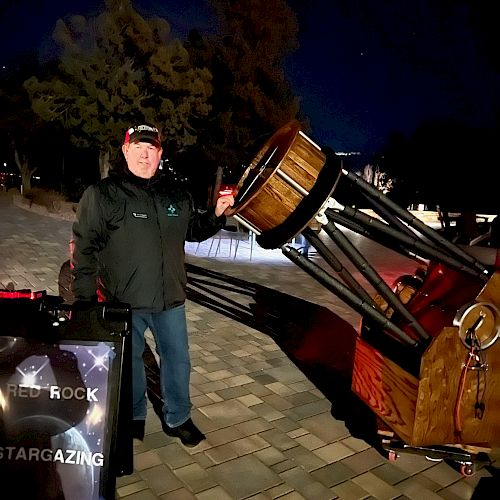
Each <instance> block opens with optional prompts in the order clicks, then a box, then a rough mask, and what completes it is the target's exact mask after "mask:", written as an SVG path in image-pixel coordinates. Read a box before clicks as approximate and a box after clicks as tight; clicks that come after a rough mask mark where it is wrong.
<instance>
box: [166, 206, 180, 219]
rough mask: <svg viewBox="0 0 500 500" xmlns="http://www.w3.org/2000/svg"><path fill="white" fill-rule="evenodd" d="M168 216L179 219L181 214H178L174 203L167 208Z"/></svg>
mask: <svg viewBox="0 0 500 500" xmlns="http://www.w3.org/2000/svg"><path fill="white" fill-rule="evenodd" d="M167 216H168V217H179V214H178V213H177V208H175V206H174V205H172V203H170V205H169V206H168V207H167Z"/></svg>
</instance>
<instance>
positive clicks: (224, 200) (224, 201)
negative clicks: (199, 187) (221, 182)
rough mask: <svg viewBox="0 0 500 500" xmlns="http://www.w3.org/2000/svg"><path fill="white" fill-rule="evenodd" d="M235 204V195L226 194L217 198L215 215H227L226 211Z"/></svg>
mask: <svg viewBox="0 0 500 500" xmlns="http://www.w3.org/2000/svg"><path fill="white" fill-rule="evenodd" d="M233 205H234V196H232V195H225V196H220V197H219V198H217V203H216V204H215V215H216V216H217V217H220V216H221V215H225V212H226V210H227V209H228V208H230V207H232V206H233Z"/></svg>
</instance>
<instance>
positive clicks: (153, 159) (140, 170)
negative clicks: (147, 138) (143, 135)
mask: <svg viewBox="0 0 500 500" xmlns="http://www.w3.org/2000/svg"><path fill="white" fill-rule="evenodd" d="M122 151H123V155H124V156H125V160H126V161H127V165H128V169H129V170H130V171H131V172H132V173H133V174H134V175H137V177H142V178H143V179H150V178H151V177H153V175H154V174H155V172H156V170H157V169H158V165H159V164H160V159H161V155H162V152H163V149H162V148H159V147H157V146H155V145H154V144H150V143H149V142H130V143H128V144H124V145H123V146H122Z"/></svg>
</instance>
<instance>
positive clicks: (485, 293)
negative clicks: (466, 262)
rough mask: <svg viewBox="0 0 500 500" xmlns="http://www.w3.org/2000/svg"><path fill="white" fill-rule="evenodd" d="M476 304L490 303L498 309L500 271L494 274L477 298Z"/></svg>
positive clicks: (499, 302)
mask: <svg viewBox="0 0 500 500" xmlns="http://www.w3.org/2000/svg"><path fill="white" fill-rule="evenodd" d="M477 301H478V302H491V303H492V304H494V305H496V306H497V307H498V308H500V271H497V272H495V274H493V276H492V277H491V278H490V279H489V281H488V283H486V285H485V287H484V288H483V289H482V290H481V292H480V294H479V295H478V297H477Z"/></svg>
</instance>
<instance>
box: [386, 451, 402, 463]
mask: <svg viewBox="0 0 500 500" xmlns="http://www.w3.org/2000/svg"><path fill="white" fill-rule="evenodd" d="M386 451H387V453H386V455H387V457H386V458H387V460H389V462H395V461H396V460H397V459H398V458H399V455H398V454H397V453H396V452H395V451H394V450H386Z"/></svg>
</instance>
